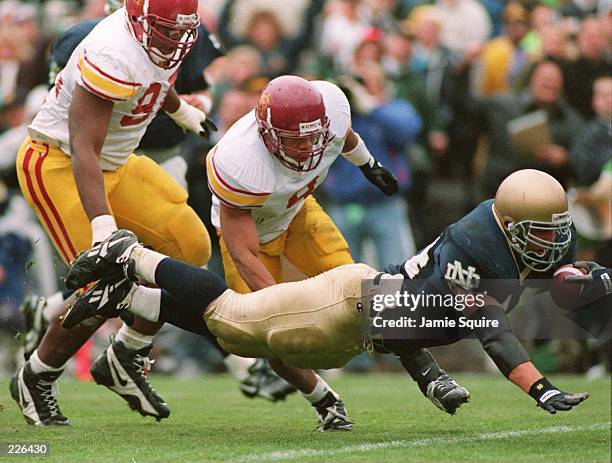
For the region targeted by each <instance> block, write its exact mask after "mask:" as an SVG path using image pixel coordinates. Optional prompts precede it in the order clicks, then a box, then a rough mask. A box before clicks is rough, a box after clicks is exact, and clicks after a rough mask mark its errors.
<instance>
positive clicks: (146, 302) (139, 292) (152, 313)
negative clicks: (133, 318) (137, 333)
mask: <svg viewBox="0 0 612 463" xmlns="http://www.w3.org/2000/svg"><path fill="white" fill-rule="evenodd" d="M160 307H161V289H159V288H148V287H146V286H138V288H136V290H135V291H134V294H133V295H132V301H131V303H130V307H129V311H130V312H131V313H133V314H134V315H138V316H140V317H142V318H144V319H145V320H149V321H150V322H156V321H158V320H159V310H160Z"/></svg>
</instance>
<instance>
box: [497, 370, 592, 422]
mask: <svg viewBox="0 0 612 463" xmlns="http://www.w3.org/2000/svg"><path fill="white" fill-rule="evenodd" d="M508 379H509V380H510V381H512V382H513V383H514V384H516V385H517V386H518V387H520V388H521V389H522V390H523V391H525V392H526V393H527V394H529V395H530V396H531V397H533V398H534V399H535V401H536V402H537V404H538V407H541V408H543V409H544V410H546V411H547V412H548V413H551V414H553V415H554V414H555V413H557V411H568V410H571V409H572V407H575V406H576V405H578V404H579V403H580V402H582V401H583V400H586V399H588V397H589V393H588V392H578V393H575V394H570V393H568V392H563V391H560V390H559V389H557V388H556V387H555V386H553V385H552V384H551V382H550V381H549V380H548V379H547V378H546V377H544V376H543V375H542V373H540V372H539V371H538V369H537V368H536V367H535V365H534V364H533V363H531V362H525V363H522V364H520V365H518V366H517V367H516V368H514V369H513V370H512V371H511V372H510V374H509V375H508Z"/></svg>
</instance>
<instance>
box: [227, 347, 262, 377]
mask: <svg viewBox="0 0 612 463" xmlns="http://www.w3.org/2000/svg"><path fill="white" fill-rule="evenodd" d="M256 361H257V359H252V358H244V357H238V356H237V355H233V354H229V355H228V356H227V357H225V359H223V363H224V364H225V366H226V367H227V370H228V371H229V372H230V374H231V375H232V376H233V377H234V378H236V380H238V381H240V382H242V381H244V380H245V379H247V378H248V377H249V367H250V366H251V365H253V364H254V363H255V362H256Z"/></svg>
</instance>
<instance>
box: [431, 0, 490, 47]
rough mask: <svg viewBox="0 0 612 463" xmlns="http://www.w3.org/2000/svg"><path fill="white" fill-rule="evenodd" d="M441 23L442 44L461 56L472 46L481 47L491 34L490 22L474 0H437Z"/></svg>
mask: <svg viewBox="0 0 612 463" xmlns="http://www.w3.org/2000/svg"><path fill="white" fill-rule="evenodd" d="M436 5H437V7H438V9H439V11H440V20H441V23H442V43H443V44H444V45H445V46H446V47H448V48H449V49H451V50H452V51H454V52H456V53H458V54H459V55H463V54H464V53H465V52H466V51H467V50H469V49H470V48H473V47H474V46H478V47H479V46H482V45H483V44H484V43H485V42H486V40H487V39H488V38H489V35H490V34H491V20H490V19H489V15H488V14H487V11H486V10H485V8H484V7H483V6H482V4H481V3H479V2H477V1H476V0H438V1H437V3H436Z"/></svg>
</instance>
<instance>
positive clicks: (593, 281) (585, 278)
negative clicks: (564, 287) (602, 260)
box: [565, 261, 612, 301]
mask: <svg viewBox="0 0 612 463" xmlns="http://www.w3.org/2000/svg"><path fill="white" fill-rule="evenodd" d="M572 265H573V266H574V267H576V268H579V269H584V270H585V271H586V272H587V273H585V274H584V275H569V276H566V277H565V281H566V282H567V283H576V284H582V283H584V284H585V285H584V286H583V288H584V289H583V290H582V297H583V298H584V300H588V301H593V300H598V299H600V298H602V297H606V296H609V295H610V294H611V293H612V269H610V268H606V267H602V266H601V265H599V264H598V263H597V262H587V261H578V262H574V263H573V264H572Z"/></svg>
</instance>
